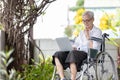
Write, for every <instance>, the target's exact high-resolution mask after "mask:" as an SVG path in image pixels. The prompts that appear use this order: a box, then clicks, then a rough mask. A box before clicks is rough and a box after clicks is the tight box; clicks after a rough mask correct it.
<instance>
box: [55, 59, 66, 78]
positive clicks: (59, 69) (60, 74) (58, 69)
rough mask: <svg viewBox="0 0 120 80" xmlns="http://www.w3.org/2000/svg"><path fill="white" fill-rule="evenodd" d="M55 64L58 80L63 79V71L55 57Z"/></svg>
mask: <svg viewBox="0 0 120 80" xmlns="http://www.w3.org/2000/svg"><path fill="white" fill-rule="evenodd" d="M55 64H56V67H57V72H58V74H59V76H60V78H61V79H63V78H64V69H63V66H62V64H61V63H60V61H59V59H58V58H57V57H55Z"/></svg>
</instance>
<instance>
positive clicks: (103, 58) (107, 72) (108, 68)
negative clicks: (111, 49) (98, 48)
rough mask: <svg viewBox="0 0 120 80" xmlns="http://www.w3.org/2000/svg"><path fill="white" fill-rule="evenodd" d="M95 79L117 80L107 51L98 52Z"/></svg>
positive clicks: (111, 59)
mask: <svg viewBox="0 0 120 80" xmlns="http://www.w3.org/2000/svg"><path fill="white" fill-rule="evenodd" d="M96 78H97V80H118V77H117V70H116V68H115V63H114V60H113V58H112V57H111V56H110V54H108V53H107V52H100V53H99V54H98V55H97V60H96Z"/></svg>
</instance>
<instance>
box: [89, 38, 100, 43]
mask: <svg viewBox="0 0 120 80" xmlns="http://www.w3.org/2000/svg"><path fill="white" fill-rule="evenodd" d="M89 40H93V41H97V42H100V43H102V39H101V38H96V37H91V38H90V39H89Z"/></svg>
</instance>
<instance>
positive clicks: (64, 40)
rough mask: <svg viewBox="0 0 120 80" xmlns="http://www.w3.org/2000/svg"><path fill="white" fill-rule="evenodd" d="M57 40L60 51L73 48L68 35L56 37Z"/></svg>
mask: <svg viewBox="0 0 120 80" xmlns="http://www.w3.org/2000/svg"><path fill="white" fill-rule="evenodd" d="M56 42H57V44H58V47H59V50H60V51H71V50H72V49H73V48H72V44H71V42H70V40H69V38H68V37H59V38H56Z"/></svg>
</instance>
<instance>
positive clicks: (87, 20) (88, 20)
mask: <svg viewBox="0 0 120 80" xmlns="http://www.w3.org/2000/svg"><path fill="white" fill-rule="evenodd" d="M91 19H92V18H90V19H86V20H84V19H82V21H83V22H90V21H91Z"/></svg>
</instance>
